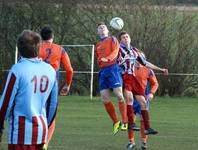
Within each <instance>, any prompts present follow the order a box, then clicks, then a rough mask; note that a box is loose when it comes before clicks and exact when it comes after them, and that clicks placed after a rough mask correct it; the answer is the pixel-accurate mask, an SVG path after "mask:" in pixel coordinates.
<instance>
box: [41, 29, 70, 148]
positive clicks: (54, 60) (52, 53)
mask: <svg viewBox="0 0 198 150" xmlns="http://www.w3.org/2000/svg"><path fill="white" fill-rule="evenodd" d="M40 34H41V37H42V40H43V42H42V44H41V46H40V53H39V57H40V58H42V59H43V60H44V61H45V62H47V63H49V64H50V65H51V66H52V67H53V68H54V69H55V71H56V72H57V80H58V79H59V69H60V63H62V65H63V68H64V70H65V71H66V80H65V85H64V86H63V88H62V89H61V90H60V95H62V96H65V95H67V94H68V92H69V90H70V86H71V82H72V77H73V69H72V66H71V63H70V59H69V56H68V54H67V53H66V51H65V49H64V48H63V47H61V46H60V45H57V44H55V43H53V39H54V33H53V30H52V29H51V28H50V27H44V28H43V29H42V30H41V32H40ZM54 129H55V120H54V121H53V123H52V125H51V126H50V127H49V133H48V138H47V142H46V144H45V145H44V147H43V149H47V146H48V144H49V141H50V140H51V138H52V135H53V133H54Z"/></svg>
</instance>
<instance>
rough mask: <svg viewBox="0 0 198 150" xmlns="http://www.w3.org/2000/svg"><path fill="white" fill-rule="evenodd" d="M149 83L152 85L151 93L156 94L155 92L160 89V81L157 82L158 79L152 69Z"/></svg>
mask: <svg viewBox="0 0 198 150" xmlns="http://www.w3.org/2000/svg"><path fill="white" fill-rule="evenodd" d="M148 81H149V82H150V84H151V89H150V93H152V94H155V92H156V91H157V89H158V87H159V84H158V81H157V78H156V76H155V74H154V72H153V71H152V70H151V69H150V73H149V78H148Z"/></svg>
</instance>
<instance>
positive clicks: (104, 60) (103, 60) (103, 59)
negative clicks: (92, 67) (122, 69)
mask: <svg viewBox="0 0 198 150" xmlns="http://www.w3.org/2000/svg"><path fill="white" fill-rule="evenodd" d="M100 61H102V62H108V61H109V60H108V59H107V58H104V57H102V58H100Z"/></svg>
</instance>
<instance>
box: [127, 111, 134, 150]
mask: <svg viewBox="0 0 198 150" xmlns="http://www.w3.org/2000/svg"><path fill="white" fill-rule="evenodd" d="M135 119H136V116H135V115H134V121H135ZM128 139H129V143H128V144H127V150H132V149H133V148H134V147H135V131H134V130H133V129H128Z"/></svg>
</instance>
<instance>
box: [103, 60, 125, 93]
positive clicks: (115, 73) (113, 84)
mask: <svg viewBox="0 0 198 150" xmlns="http://www.w3.org/2000/svg"><path fill="white" fill-rule="evenodd" d="M119 69H120V68H119V66H118V64H114V65H112V66H108V67H104V68H102V69H101V70H100V72H99V90H100V91H101V90H104V89H114V88H117V87H122V77H121V74H120V72H119Z"/></svg>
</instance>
